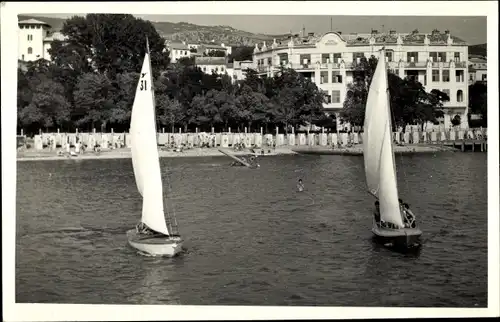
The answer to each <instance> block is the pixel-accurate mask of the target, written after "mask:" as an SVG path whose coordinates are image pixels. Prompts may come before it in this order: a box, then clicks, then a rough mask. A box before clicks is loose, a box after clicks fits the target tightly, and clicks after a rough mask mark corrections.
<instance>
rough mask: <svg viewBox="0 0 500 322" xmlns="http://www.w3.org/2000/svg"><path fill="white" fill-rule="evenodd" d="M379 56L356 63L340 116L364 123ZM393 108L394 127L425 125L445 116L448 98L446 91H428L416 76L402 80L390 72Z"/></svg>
mask: <svg viewBox="0 0 500 322" xmlns="http://www.w3.org/2000/svg"><path fill="white" fill-rule="evenodd" d="M377 62H378V59H377V58H375V57H374V56H371V57H370V59H369V60H367V59H366V58H361V60H360V62H359V63H356V64H355V72H354V75H355V78H354V82H353V83H351V84H348V85H347V86H348V90H347V95H346V99H345V100H344V109H343V110H342V111H341V113H340V116H341V117H342V119H344V120H345V121H348V122H350V123H351V124H353V125H362V124H363V123H364V118H365V109H366V101H367V98H368V91H369V86H370V84H371V80H372V77H373V73H374V71H375V69H376V66H377ZM388 85H389V94H390V108H391V116H392V119H393V126H394V128H395V127H397V126H402V127H403V128H404V126H405V125H406V124H415V123H419V124H421V125H422V128H423V126H424V124H425V123H426V122H436V121H437V118H439V117H442V116H443V114H444V113H443V111H442V107H443V104H442V103H443V102H444V101H448V100H449V97H448V95H447V94H446V93H443V92H441V91H438V90H432V91H431V93H427V92H426V91H425V88H424V87H423V85H422V84H421V83H420V82H418V81H417V80H415V79H413V78H405V79H401V78H399V77H398V76H396V75H395V74H393V73H391V72H389V73H388Z"/></svg>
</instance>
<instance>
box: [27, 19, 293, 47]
mask: <svg viewBox="0 0 500 322" xmlns="http://www.w3.org/2000/svg"><path fill="white" fill-rule="evenodd" d="M31 18H33V19H38V20H42V21H44V22H46V23H48V24H49V25H51V26H52V28H53V29H54V30H60V29H61V28H62V26H63V23H64V19H61V18H45V17H39V16H37V17H34V16H28V15H19V20H25V19H31ZM152 23H153V25H154V26H155V27H156V30H157V31H158V33H159V34H160V35H161V36H162V37H164V38H165V39H167V40H172V41H187V42H201V43H206V42H211V41H212V40H213V41H214V42H215V43H217V44H220V43H223V44H226V45H232V46H236V45H244V46H253V45H254V44H255V43H256V42H263V41H272V39H273V38H278V39H279V38H283V37H284V36H283V35H275V36H273V35H264V34H253V33H251V32H247V31H242V30H238V29H234V28H233V27H229V26H199V25H195V24H191V23H187V22H179V23H172V22H152Z"/></svg>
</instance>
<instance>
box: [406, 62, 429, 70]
mask: <svg viewBox="0 0 500 322" xmlns="http://www.w3.org/2000/svg"><path fill="white" fill-rule="evenodd" d="M402 65H403V67H404V68H413V69H425V68H427V63H426V62H420V61H419V62H402Z"/></svg>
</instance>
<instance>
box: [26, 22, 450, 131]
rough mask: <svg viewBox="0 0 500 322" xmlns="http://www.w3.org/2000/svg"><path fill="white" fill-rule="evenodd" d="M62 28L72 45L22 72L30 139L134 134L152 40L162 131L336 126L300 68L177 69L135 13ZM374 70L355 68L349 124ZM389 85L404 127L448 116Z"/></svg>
mask: <svg viewBox="0 0 500 322" xmlns="http://www.w3.org/2000/svg"><path fill="white" fill-rule="evenodd" d="M61 32H62V33H63V34H64V35H65V36H67V39H66V40H65V41H64V42H61V41H54V42H53V44H52V48H51V49H50V51H49V53H50V55H51V57H52V60H51V61H50V62H49V61H45V60H38V61H35V62H32V63H29V64H28V66H27V69H26V70H21V69H19V71H18V84H19V85H18V125H19V127H22V128H24V130H25V132H27V133H36V132H38V129H40V128H42V129H46V130H54V129H56V128H60V129H62V130H66V131H74V130H75V129H76V128H79V129H80V130H91V129H92V128H98V129H102V130H105V129H107V130H109V129H110V128H114V129H115V130H116V131H127V130H128V128H129V123H130V112H131V107H132V104H133V100H134V95H135V90H136V86H137V81H138V77H139V72H140V69H141V66H142V62H143V58H144V54H145V49H146V41H145V39H146V36H147V38H148V39H149V47H150V52H151V64H152V67H153V74H154V81H155V84H154V86H155V97H156V107H157V113H156V114H157V118H158V124H159V125H160V126H163V127H167V128H174V127H182V128H183V129H184V131H188V130H191V131H192V130H194V129H195V128H199V129H200V130H210V129H211V128H212V127H214V128H215V129H216V130H227V128H228V127H231V128H232V129H234V130H238V129H239V130H243V127H247V128H249V129H256V128H259V127H264V128H266V129H267V128H269V129H274V127H275V126H279V127H281V128H282V129H283V130H285V131H288V130H290V129H291V128H292V127H297V126H299V125H303V124H307V123H313V124H316V125H319V126H325V127H330V128H334V127H335V124H336V122H335V119H334V116H332V117H330V116H326V115H325V113H323V111H322V105H323V102H324V99H325V96H324V94H323V92H322V91H321V90H319V89H318V87H317V86H316V85H315V84H314V83H313V82H312V81H311V80H310V79H308V78H305V77H303V76H302V75H301V74H300V73H297V72H296V71H294V70H291V69H282V70H281V71H280V72H278V73H276V74H275V75H274V76H273V77H268V78H261V77H258V75H257V72H256V71H254V70H247V71H246V78H245V79H244V80H241V81H238V82H236V83H234V82H232V79H231V78H230V77H229V76H228V75H217V74H211V75H209V74H205V73H203V72H202V71H201V70H200V68H197V67H196V66H195V65H194V61H193V60H192V59H181V60H180V61H179V62H178V63H176V64H170V63H169V57H168V51H167V50H166V48H165V41H164V39H162V37H160V36H159V35H158V33H157V32H156V30H155V28H154V26H153V25H152V24H151V23H150V22H148V21H144V20H142V19H137V18H135V17H133V16H132V15H107V14H88V15H87V16H86V17H73V18H70V19H68V20H66V22H65V23H64V26H63V28H62V30H61ZM249 54H250V48H246V47H242V48H239V49H238V50H236V51H233V55H232V57H230V58H232V59H236V57H239V56H248V55H249ZM238 60H239V59H238ZM375 66H376V59H375V58H374V57H372V58H370V59H369V60H362V61H361V63H360V64H359V65H358V66H357V67H356V73H355V76H356V77H355V81H354V82H353V84H350V85H349V92H348V95H347V98H346V100H345V102H344V109H343V111H342V113H341V116H342V118H343V119H344V120H345V121H348V122H350V123H352V124H355V125H361V124H362V120H363V118H364V106H365V104H366V97H367V92H368V86H369V84H370V81H371V77H372V75H373V71H374V68H375ZM389 81H390V86H389V87H390V90H391V94H392V95H391V97H392V100H391V108H392V112H393V115H394V118H395V120H396V124H398V125H403V124H413V123H415V122H424V121H433V122H435V121H436V119H437V118H438V117H440V116H441V115H442V111H441V107H442V102H443V101H445V100H446V99H447V97H446V94H444V93H442V92H438V91H433V92H431V93H427V92H426V91H425V89H424V88H423V87H422V85H421V84H420V83H418V82H416V81H414V80H411V79H405V80H403V79H400V78H399V77H397V76H396V75H392V74H391V75H390V78H389Z"/></svg>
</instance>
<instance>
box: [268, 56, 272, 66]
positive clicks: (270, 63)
mask: <svg viewBox="0 0 500 322" xmlns="http://www.w3.org/2000/svg"><path fill="white" fill-rule="evenodd" d="M267 64H268V65H269V66H271V65H272V64H273V59H272V58H271V57H269V58H268V59H267Z"/></svg>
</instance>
